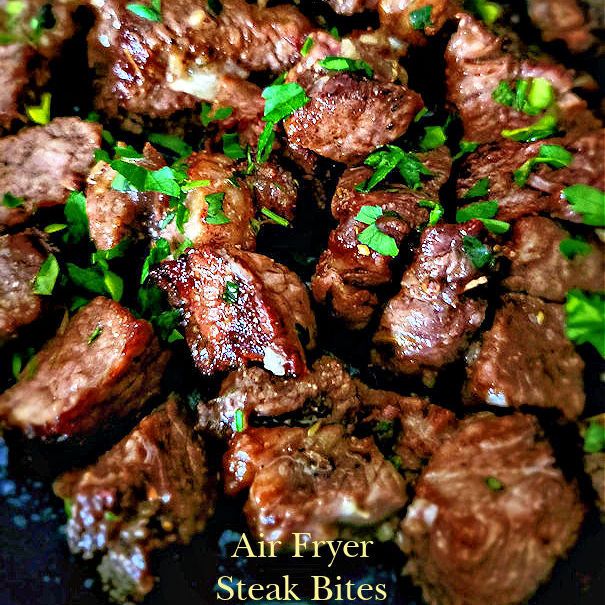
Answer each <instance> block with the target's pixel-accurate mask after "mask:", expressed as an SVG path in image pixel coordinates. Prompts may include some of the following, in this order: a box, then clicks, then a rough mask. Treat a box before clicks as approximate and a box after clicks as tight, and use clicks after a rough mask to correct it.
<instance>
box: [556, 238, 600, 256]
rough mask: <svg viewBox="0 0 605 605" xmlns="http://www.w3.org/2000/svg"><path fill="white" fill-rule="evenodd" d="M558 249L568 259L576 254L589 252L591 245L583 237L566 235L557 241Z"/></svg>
mask: <svg viewBox="0 0 605 605" xmlns="http://www.w3.org/2000/svg"><path fill="white" fill-rule="evenodd" d="M559 250H560V251H561V254H563V256H565V257H566V258H568V259H569V260H573V259H574V258H575V257H576V256H586V255H588V254H590V253H591V251H592V246H591V245H590V244H589V243H588V242H586V241H584V240H583V239H579V238H576V237H566V238H565V239H562V240H561V241H560V242H559Z"/></svg>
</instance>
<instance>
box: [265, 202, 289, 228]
mask: <svg viewBox="0 0 605 605" xmlns="http://www.w3.org/2000/svg"><path fill="white" fill-rule="evenodd" d="M260 211H261V214H264V215H265V216H266V217H267V218H269V219H271V220H272V221H273V222H274V223H277V224H278V225H281V226H282V227H287V226H288V225H289V224H290V221H289V220H288V219H286V218H284V217H283V216H280V215H279V214H277V213H275V212H273V210H269V208H265V207H263V208H261V210H260Z"/></svg>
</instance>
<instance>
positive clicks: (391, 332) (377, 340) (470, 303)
mask: <svg viewBox="0 0 605 605" xmlns="http://www.w3.org/2000/svg"><path fill="white" fill-rule="evenodd" d="M481 231H482V225H481V223H479V222H478V221H471V222H469V223H465V224H464V225H446V224H444V225H437V226H435V227H429V228H427V229H426V230H425V231H424V232H423V234H422V238H421V240H420V248H419V250H418V253H417V255H416V258H415V259H414V261H413V263H412V265H411V266H410V267H409V268H408V269H407V270H406V272H405V273H404V274H403V278H402V280H401V290H400V292H399V294H397V295H396V296H395V297H394V298H392V299H391V300H390V301H389V303H388V304H387V307H386V309H385V311H384V314H383V316H382V319H381V320H380V326H379V328H378V331H377V332H376V334H375V336H374V345H375V347H376V350H375V352H374V355H373V358H374V362H375V363H377V364H379V365H381V366H383V367H386V368H389V369H390V370H392V371H395V372H400V373H403V374H416V373H424V374H426V375H428V376H430V375H431V374H432V373H434V372H435V371H437V370H439V369H440V368H442V367H443V366H445V365H446V364H448V363H451V362H453V361H455V360H456V359H458V358H459V357H460V355H461V354H462V352H463V351H464V349H465V348H466V347H467V345H468V343H469V340H470V339H471V337H472V336H473V334H474V333H475V331H476V330H477V329H478V328H479V326H480V325H481V323H482V322H483V319H484V316H485V310H486V307H487V304H486V302H485V301H484V300H482V299H481V298H478V297H474V296H473V288H474V287H476V286H478V285H482V284H484V283H486V282H487V278H486V276H485V274H484V272H482V271H479V270H478V269H477V268H476V267H475V266H474V264H473V263H472V261H471V259H470V257H469V256H468V254H467V253H466V252H465V250H464V242H465V238H468V237H474V238H476V237H477V236H478V235H480V233H481Z"/></svg>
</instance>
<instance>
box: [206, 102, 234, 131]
mask: <svg viewBox="0 0 605 605" xmlns="http://www.w3.org/2000/svg"><path fill="white" fill-rule="evenodd" d="M211 112H212V105H210V103H203V104H202V111H201V113H200V118H201V120H202V125H203V126H208V125H209V124H210V123H211V122H220V121H221V120H226V119H227V118H228V117H229V116H230V115H231V114H232V113H233V107H219V108H217V109H216V111H215V112H214V113H212V114H211Z"/></svg>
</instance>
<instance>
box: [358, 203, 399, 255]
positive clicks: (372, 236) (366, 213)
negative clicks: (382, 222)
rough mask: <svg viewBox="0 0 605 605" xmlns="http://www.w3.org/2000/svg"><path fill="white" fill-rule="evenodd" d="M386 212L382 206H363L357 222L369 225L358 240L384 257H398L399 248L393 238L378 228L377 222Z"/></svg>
mask: <svg viewBox="0 0 605 605" xmlns="http://www.w3.org/2000/svg"><path fill="white" fill-rule="evenodd" d="M383 214H384V212H383V210H382V208H381V207H380V206H362V207H361V208H360V210H359V213H358V214H357V216H356V217H355V220H358V221H360V222H361V223H364V224H365V225H368V226H367V227H366V228H365V229H364V230H363V231H362V232H361V233H359V235H358V236H357V239H358V240H359V242H360V243H361V244H364V245H366V246H367V247H368V248H370V249H372V250H374V251H375V252H378V254H382V255H383V256H397V255H398V254H399V248H398V246H397V242H396V241H395V239H394V238H393V237H391V236H390V235H387V234H386V233H383V232H382V231H380V229H378V227H377V226H376V221H377V220H378V219H379V218H380V217H381V216H383Z"/></svg>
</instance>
